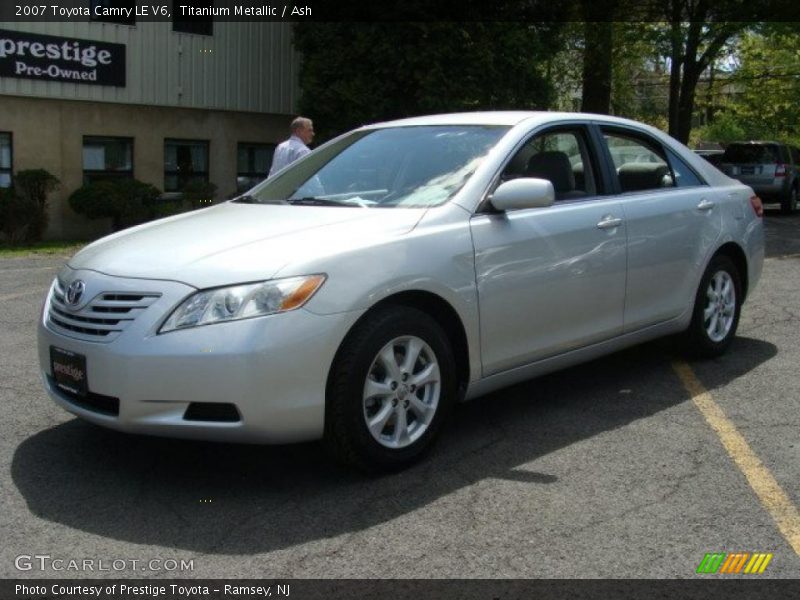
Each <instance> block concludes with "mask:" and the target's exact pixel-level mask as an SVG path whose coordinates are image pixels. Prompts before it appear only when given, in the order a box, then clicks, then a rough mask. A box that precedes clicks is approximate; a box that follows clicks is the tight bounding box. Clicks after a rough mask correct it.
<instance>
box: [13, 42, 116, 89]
mask: <svg viewBox="0 0 800 600" xmlns="http://www.w3.org/2000/svg"><path fill="white" fill-rule="evenodd" d="M0 77H21V78H25V79H36V80H37V81H59V82H66V83H86V84H90V85H113V86H117V87H125V46H124V45H123V44H109V43H107V42H96V41H91V40H81V39H76V38H63V37H55V36H51V35H38V34H34V33H25V32H21V31H6V30H3V29H0Z"/></svg>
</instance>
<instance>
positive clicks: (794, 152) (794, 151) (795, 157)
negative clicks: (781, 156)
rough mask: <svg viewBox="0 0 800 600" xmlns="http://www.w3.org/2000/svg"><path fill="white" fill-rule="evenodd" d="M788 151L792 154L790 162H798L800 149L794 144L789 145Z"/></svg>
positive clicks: (799, 162) (799, 160)
mask: <svg viewBox="0 0 800 600" xmlns="http://www.w3.org/2000/svg"><path fill="white" fill-rule="evenodd" d="M789 153H790V154H791V155H792V163H793V164H795V165H798V164H800V150H798V149H797V148H796V147H795V146H789Z"/></svg>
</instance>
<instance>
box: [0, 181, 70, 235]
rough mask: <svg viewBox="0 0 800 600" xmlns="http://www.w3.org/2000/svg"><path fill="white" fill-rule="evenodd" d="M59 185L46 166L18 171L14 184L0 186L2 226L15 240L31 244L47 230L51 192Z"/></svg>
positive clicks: (0, 225) (3, 230)
mask: <svg viewBox="0 0 800 600" xmlns="http://www.w3.org/2000/svg"><path fill="white" fill-rule="evenodd" d="M58 185H59V181H58V178H56V177H55V176H54V175H51V174H50V173H49V172H48V171H45V170H44V169H29V170H25V171H18V172H17V173H16V174H15V175H14V187H13V188H9V189H4V190H0V192H2V196H0V230H2V232H3V233H4V234H5V236H6V238H7V239H8V241H9V242H11V243H13V244H19V243H27V244H31V243H34V242H38V241H39V240H41V239H42V236H43V235H44V232H45V231H46V230H47V222H48V216H47V195H48V194H49V193H50V192H52V191H53V190H54V189H56V188H57V187H58Z"/></svg>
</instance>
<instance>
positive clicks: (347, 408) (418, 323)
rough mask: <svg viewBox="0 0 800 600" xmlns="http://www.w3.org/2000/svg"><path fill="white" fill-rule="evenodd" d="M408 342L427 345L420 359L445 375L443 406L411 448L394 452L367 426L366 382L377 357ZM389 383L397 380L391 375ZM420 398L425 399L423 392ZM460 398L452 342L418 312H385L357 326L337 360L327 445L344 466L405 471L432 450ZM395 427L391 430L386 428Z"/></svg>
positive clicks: (330, 384)
mask: <svg viewBox="0 0 800 600" xmlns="http://www.w3.org/2000/svg"><path fill="white" fill-rule="evenodd" d="M403 336H406V337H414V338H418V339H420V340H422V341H423V342H424V343H425V344H427V346H428V349H427V350H426V351H425V352H424V353H420V357H421V359H420V361H422V360H423V358H425V357H427V354H428V351H431V352H432V353H433V362H435V363H438V367H439V375H440V377H439V388H438V389H439V393H438V404H437V406H436V408H435V409H434V410H433V411H431V412H432V416H431V417H430V422H429V423H428V424H427V425H426V426H425V428H423V431H422V433H421V434H420V437H418V438H417V439H416V440H415V441H413V442H410V443H409V445H407V446H406V447H402V448H389V447H386V446H385V445H384V443H389V442H384V443H380V442H379V441H378V439H376V437H374V435H373V434H372V433H370V430H369V428H368V426H367V412H368V408H367V407H366V405H367V404H368V403H369V402H370V400H367V399H365V396H366V392H365V384H366V383H367V377H369V376H372V377H374V368H375V364H377V363H376V362H375V361H377V360H378V353H379V352H380V351H381V350H382V349H384V348H385V347H386V346H388V345H389V344H390V343H391V342H393V341H395V340H397V339H399V338H403ZM423 354H424V355H425V356H423ZM395 356H396V355H395ZM427 358H429V357H427ZM419 364H422V362H420V363H419ZM371 369H372V370H371ZM387 379H393V378H391V377H389V376H388V375H387ZM382 383H384V384H385V383H386V381H383V382H382ZM406 390H407V388H406ZM420 392H421V393H422V394H424V393H426V392H424V391H422V387H421V388H420ZM397 393H398V394H399V393H400V391H398V392H397ZM456 393H457V381H456V368H455V359H454V358H453V352H452V349H451V346H450V341H449V339H448V338H447V335H446V334H445V332H444V331H443V330H442V328H441V327H440V326H439V325H438V324H437V323H436V321H434V320H433V319H432V318H431V317H430V316H429V315H427V314H426V313H424V312H422V311H419V310H416V309H414V308H409V307H405V306H395V305H390V306H386V307H383V308H380V309H378V310H376V311H375V312H373V313H372V314H368V315H367V316H366V317H365V318H364V320H363V321H361V322H360V323H358V324H357V325H356V327H355V328H354V329H353V331H351V332H350V333H349V334H348V336H347V338H346V339H345V341H344V342H343V343H342V347H341V348H340V349H339V352H338V353H337V355H336V358H335V360H334V364H333V366H332V369H331V374H330V376H329V378H328V386H327V392H326V407H325V444H326V446H327V447H328V448H329V450H330V451H331V453H332V454H333V455H334V456H335V457H336V458H337V459H338V460H339V461H340V462H343V463H344V464H346V465H348V466H351V467H355V468H357V469H360V470H362V471H364V472H367V473H369V474H377V473H381V472H387V471H395V470H399V469H402V468H404V467H407V466H409V465H410V464H412V463H414V462H415V461H417V460H418V459H420V458H421V457H422V456H423V455H424V454H425V452H426V451H427V450H429V449H430V447H431V445H432V443H433V442H434V440H435V439H436V437H437V436H438V434H439V432H440V430H441V428H442V425H443V423H444V422H445V420H446V418H447V416H448V414H449V413H450V412H451V410H452V407H453V405H454V403H455V399H456ZM384 401H388V402H394V403H395V404H394V405H393V406H396V398H394V397H393V398H392V399H389V398H386V399H384V400H380V402H384ZM406 405H407V404H406ZM384 409H386V410H390V409H389V407H388V406H387V405H386V404H381V410H384ZM391 410H395V409H391ZM397 410H399V409H397ZM411 413H414V414H413V415H412V416H411V417H410V418H411V421H410V423H411V424H412V426H413V424H414V423H415V421H414V419H417V417H416V413H415V412H414V411H413V410H411V411H406V415H408V414H411ZM393 418H394V417H393ZM407 418H409V417H407ZM395 421H396V419H395ZM419 423H422V420H419ZM390 426H391V424H387V428H388V427H390ZM418 426H419V425H418ZM394 427H397V425H396V424H394Z"/></svg>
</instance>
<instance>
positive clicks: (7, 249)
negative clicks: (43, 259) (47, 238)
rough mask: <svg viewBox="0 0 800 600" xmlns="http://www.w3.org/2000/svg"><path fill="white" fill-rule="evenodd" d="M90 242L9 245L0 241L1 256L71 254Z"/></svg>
mask: <svg viewBox="0 0 800 600" xmlns="http://www.w3.org/2000/svg"><path fill="white" fill-rule="evenodd" d="M88 243H89V242H39V243H37V244H32V245H30V246H7V245H6V244H2V243H0V258H9V257H26V256H71V255H72V254H75V253H76V252H77V251H78V250H80V249H81V248H83V247H84V246H85V245H86V244H88Z"/></svg>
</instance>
